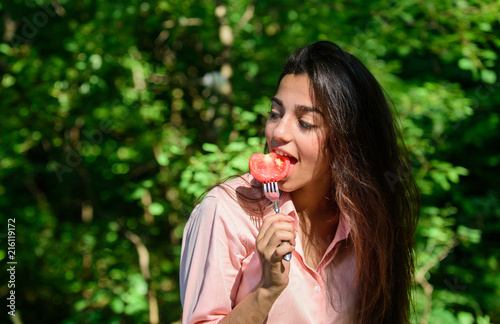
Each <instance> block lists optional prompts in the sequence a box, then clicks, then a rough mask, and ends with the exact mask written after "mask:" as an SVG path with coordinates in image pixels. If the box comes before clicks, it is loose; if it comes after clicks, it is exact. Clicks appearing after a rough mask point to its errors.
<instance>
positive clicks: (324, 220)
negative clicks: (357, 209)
mask: <svg viewBox="0 0 500 324" xmlns="http://www.w3.org/2000/svg"><path fill="white" fill-rule="evenodd" d="M327 193H328V191H327V190H314V191H313V190H308V191H306V190H305V188H304V189H303V190H302V189H299V190H296V191H293V192H291V193H290V196H291V199H292V201H293V204H294V206H295V209H296V211H297V214H298V217H299V220H300V224H301V226H300V227H301V230H302V232H303V233H304V234H305V235H306V236H308V237H310V238H311V239H314V238H315V237H316V239H320V240H324V239H325V238H327V237H328V236H330V234H331V233H332V231H333V230H334V227H336V226H337V223H338V222H337V220H338V207H337V205H336V204H335V202H334V201H332V200H331V198H329V196H330V195H327Z"/></svg>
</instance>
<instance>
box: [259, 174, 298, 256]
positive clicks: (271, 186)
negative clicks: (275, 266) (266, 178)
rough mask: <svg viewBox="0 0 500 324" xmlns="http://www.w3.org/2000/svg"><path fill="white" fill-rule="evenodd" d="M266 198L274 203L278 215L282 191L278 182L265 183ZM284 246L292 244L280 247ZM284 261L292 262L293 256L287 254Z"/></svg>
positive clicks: (285, 242)
mask: <svg viewBox="0 0 500 324" xmlns="http://www.w3.org/2000/svg"><path fill="white" fill-rule="evenodd" d="M264 196H266V197H267V199H269V200H271V201H272V202H273V206H274V211H275V212H276V214H277V213H279V212H280V208H279V207H278V200H279V199H280V190H279V188H278V182H276V181H271V182H267V183H264ZM283 244H290V243H288V242H287V241H283V242H281V244H280V245H283ZM283 259H284V260H286V261H290V260H291V259H292V254H291V253H287V254H286V255H285V256H284V257H283Z"/></svg>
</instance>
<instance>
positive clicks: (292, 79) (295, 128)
mask: <svg viewBox="0 0 500 324" xmlns="http://www.w3.org/2000/svg"><path fill="white" fill-rule="evenodd" d="M310 89H311V88H310V80H309V77H308V76H307V75H294V74H288V75H286V76H285V77H284V78H283V79H282V80H281V82H280V85H279V87H278V92H277V93H276V95H275V97H274V98H273V99H272V108H271V111H270V113H269V119H268V121H267V123H266V139H267V145H268V147H269V151H275V152H277V153H278V154H285V155H289V156H290V157H291V158H290V161H291V168H290V172H289V173H288V175H287V177H285V178H284V179H283V180H281V181H280V182H279V188H280V189H281V190H283V191H286V192H291V191H296V190H299V189H302V190H313V191H318V190H325V186H327V185H329V183H331V182H330V181H329V179H330V177H331V176H330V172H329V165H328V161H327V159H326V150H325V148H324V141H325V130H326V124H325V122H324V118H323V114H322V113H321V112H320V111H319V109H318V108H315V107H313V103H312V98H311V96H310Z"/></svg>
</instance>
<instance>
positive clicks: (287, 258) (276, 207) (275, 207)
mask: <svg viewBox="0 0 500 324" xmlns="http://www.w3.org/2000/svg"><path fill="white" fill-rule="evenodd" d="M273 204H274V211H275V212H276V214H277V213H279V212H280V208H279V207H278V202H276V201H273ZM283 244H290V243H288V242H287V241H283V242H281V244H280V245H283ZM283 259H285V260H286V261H290V260H291V259H292V254H291V253H287V254H285V256H284V257H283Z"/></svg>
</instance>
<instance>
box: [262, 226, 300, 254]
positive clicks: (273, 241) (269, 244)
mask: <svg viewBox="0 0 500 324" xmlns="http://www.w3.org/2000/svg"><path fill="white" fill-rule="evenodd" d="M282 241H291V242H292V243H291V244H290V243H289V245H290V246H291V247H292V249H293V248H294V247H295V238H294V233H291V232H289V231H277V232H274V233H273V235H272V236H271V238H270V239H269V241H266V242H262V241H260V242H258V246H257V248H258V252H259V254H260V255H261V256H262V257H263V258H264V259H265V260H267V261H271V259H272V257H273V254H274V253H275V251H276V249H277V248H278V247H280V245H281V242H282Z"/></svg>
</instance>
